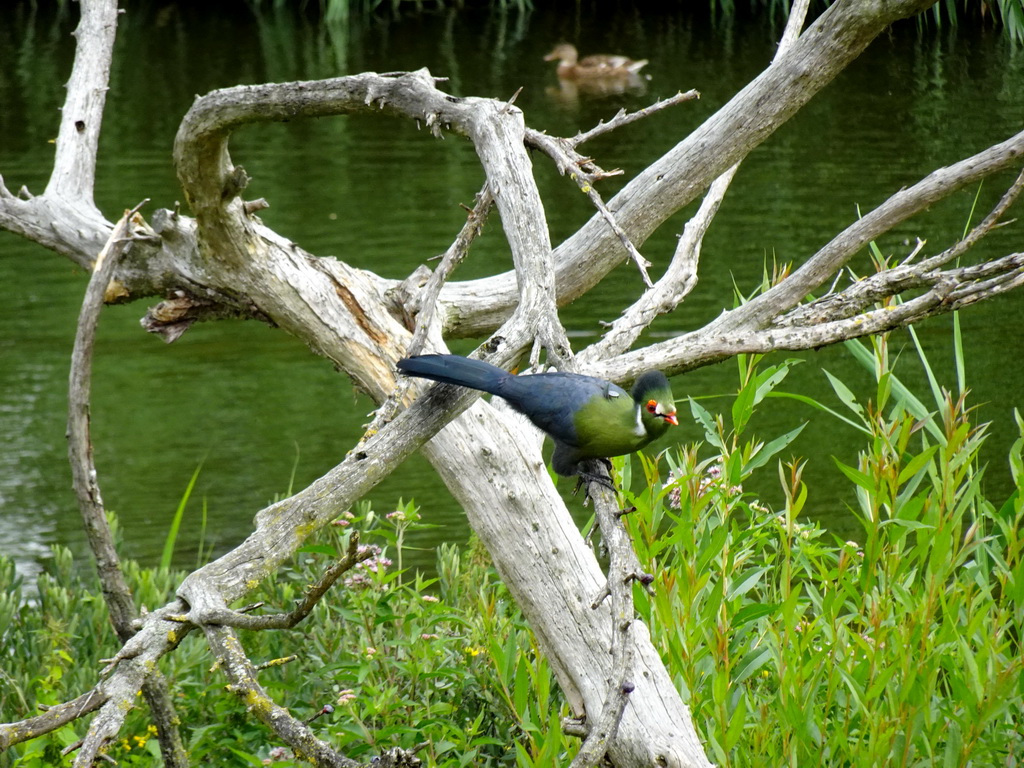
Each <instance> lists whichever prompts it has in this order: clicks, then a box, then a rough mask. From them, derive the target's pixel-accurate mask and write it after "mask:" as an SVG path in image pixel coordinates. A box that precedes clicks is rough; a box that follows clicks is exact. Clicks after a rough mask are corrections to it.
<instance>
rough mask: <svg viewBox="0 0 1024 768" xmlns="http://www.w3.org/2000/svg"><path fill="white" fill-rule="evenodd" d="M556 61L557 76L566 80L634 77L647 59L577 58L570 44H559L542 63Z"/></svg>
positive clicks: (597, 55)
mask: <svg viewBox="0 0 1024 768" xmlns="http://www.w3.org/2000/svg"><path fill="white" fill-rule="evenodd" d="M556 60H557V61H558V76H559V77H561V78H565V79H567V80H588V79H601V78H604V79H613V78H629V77H635V76H636V75H637V73H638V72H639V71H640V70H641V69H643V67H644V66H645V65H646V64H647V59H639V60H633V59H630V58H628V57H626V56H619V55H616V54H608V53H597V54H593V55H591V56H585V57H583V58H582V59H580V58H579V54H578V53H577V51H576V46H574V45H573V44H572V43H559V44H558V45H556V46H555V47H554V49H553V50H552V51H551V53H549V54H548V55H547V56H545V57H544V61H556Z"/></svg>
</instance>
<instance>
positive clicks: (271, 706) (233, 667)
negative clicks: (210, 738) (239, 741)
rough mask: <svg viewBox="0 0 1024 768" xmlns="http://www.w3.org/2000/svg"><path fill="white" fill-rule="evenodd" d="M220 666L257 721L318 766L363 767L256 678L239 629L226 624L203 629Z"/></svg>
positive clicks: (233, 689) (229, 684)
mask: <svg viewBox="0 0 1024 768" xmlns="http://www.w3.org/2000/svg"><path fill="white" fill-rule="evenodd" d="M203 630H204V632H205V633H206V640H207V642H208V643H209V644H210V649H211V650H212V651H213V654H214V656H215V657H216V658H217V661H218V662H219V665H218V666H219V668H220V669H221V670H222V671H223V672H224V674H225V675H226V676H227V678H228V681H229V683H228V690H229V691H230V692H231V693H233V694H235V696H237V697H238V698H239V700H241V701H242V703H244V704H245V708H246V710H248V711H249V712H250V713H251V714H252V715H253V716H254V717H255V718H256V719H257V720H259V721H260V722H261V723H263V724H264V725H265V726H267V727H268V728H270V729H271V730H272V731H273V732H274V733H276V734H277V735H278V736H279V737H280V738H281V740H282V741H284V743H285V744H287V745H288V746H289V747H291V748H292V749H293V750H294V751H295V752H296V754H299V755H302V756H303V757H304V758H305V759H306V760H309V761H310V762H312V763H313V764H314V765H326V766H331V768H360V763H358V762H356V761H355V760H351V759H349V758H347V757H345V756H344V755H341V754H339V753H338V752H336V751H335V750H334V749H333V748H332V747H331V746H330V745H329V744H328V743H327V742H325V741H323V740H322V739H320V738H318V737H317V736H316V734H315V733H314V732H313V730H312V729H311V728H310V727H309V725H307V724H306V723H304V722H302V721H301V720H299V719H297V718H296V717H294V716H293V715H292V714H291V712H289V711H288V710H287V709H286V708H284V707H282V706H281V705H279V704H277V703H276V702H275V701H274V700H273V699H271V698H270V696H269V695H268V694H267V692H266V691H265V690H264V689H263V686H261V685H260V683H259V681H258V680H257V679H256V670H255V668H254V667H253V664H252V662H251V661H249V657H248V656H247V655H246V653H245V649H244V648H243V647H242V643H241V641H240V640H239V639H238V635H237V634H236V633H235V630H234V629H232V628H230V627H225V626H214V625H207V626H205V627H204V628H203Z"/></svg>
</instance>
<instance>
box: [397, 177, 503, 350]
mask: <svg viewBox="0 0 1024 768" xmlns="http://www.w3.org/2000/svg"><path fill="white" fill-rule="evenodd" d="M493 205H494V196H493V195H491V192H490V190H489V189H488V187H487V185H486V184H484V187H483V189H481V190H480V192H479V193H477V196H476V204H475V205H474V206H473V208H472V210H470V211H469V215H468V216H467V217H466V223H465V224H464V225H463V226H462V229H461V230H460V231H459V234H458V236H457V237H456V238H455V241H454V242H453V243H452V244H451V245H450V246H449V247H448V250H447V251H445V254H444V257H443V258H442V259H441V263H440V264H438V266H437V269H435V270H434V273H433V274H432V275H431V276H430V279H429V280H427V284H426V285H425V286H424V287H423V289H422V290H421V291H420V293H419V295H418V296H416V297H415V298H413V299H412V301H410V302H408V303H407V307H408V308H409V310H410V311H412V312H417V310H418V312H417V319H416V329H415V331H414V332H413V335H412V341H410V342H409V349H408V351H407V352H406V354H407V355H410V356H411V355H418V354H419V353H420V352H422V351H423V345H424V343H425V342H426V340H427V333H428V331H430V329H431V328H432V327H433V324H434V321H435V320H436V319H437V315H438V304H437V297H438V296H439V295H440V294H441V289H442V288H443V287H444V284H445V283H446V282H448V278H449V277H451V275H452V273H453V272H454V271H455V270H456V269H457V268H458V266H459V265H460V264H461V263H462V262H463V261H464V260H465V258H466V256H468V255H469V249H470V246H472V244H473V241H474V240H476V238H477V237H478V236H479V235H480V233H481V232H482V231H483V227H484V222H486V221H487V214H488V212H489V211H490V209H491V206H493Z"/></svg>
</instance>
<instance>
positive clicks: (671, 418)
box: [662, 412, 679, 427]
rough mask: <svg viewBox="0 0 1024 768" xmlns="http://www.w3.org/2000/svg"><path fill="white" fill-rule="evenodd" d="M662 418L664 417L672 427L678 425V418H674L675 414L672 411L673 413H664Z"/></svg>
mask: <svg viewBox="0 0 1024 768" xmlns="http://www.w3.org/2000/svg"><path fill="white" fill-rule="evenodd" d="M662 418H663V419H665V421H667V422H668V423H669V424H671V425H672V426H673V427H678V426H679V419H677V418H676V415H675V413H674V412H673V413H666V414H665V415H664V416H663V417H662Z"/></svg>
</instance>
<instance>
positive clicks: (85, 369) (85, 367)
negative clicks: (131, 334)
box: [68, 201, 188, 768]
mask: <svg viewBox="0 0 1024 768" xmlns="http://www.w3.org/2000/svg"><path fill="white" fill-rule="evenodd" d="M145 202H148V201H143V202H142V203H139V204H138V205H137V206H135V208H133V209H132V210H130V211H125V213H124V215H123V216H122V217H121V220H120V221H119V222H118V223H117V226H115V227H114V231H113V232H112V233H111V235H110V239H109V240H108V241H107V244H106V246H104V248H103V250H102V251H100V253H99V255H98V256H97V257H96V264H95V267H94V269H93V274H92V277H91V278H90V280H89V285H88V287H87V288H86V292H85V298H84V299H83V301H82V309H81V313H80V314H79V318H78V330H77V332H76V335H75V343H74V349H73V351H72V354H71V373H70V376H69V382H68V458H69V461H70V462H71V476H72V481H73V485H74V489H75V495H76V496H77V497H78V506H79V510H80V511H81V513H82V524H83V527H84V528H85V533H86V538H87V540H88V542H89V546H90V548H91V549H92V553H93V556H94V557H95V558H96V570H97V573H98V575H99V579H100V585H101V588H102V590H103V598H104V600H105V601H106V603H107V606H108V608H109V609H110V619H111V622H112V623H113V625H114V629H115V631H116V632H117V635H118V637H119V638H120V639H121V641H122V642H125V641H127V640H128V639H129V638H130V637H131V636H132V635H133V634H134V633H135V630H134V627H133V624H134V622H135V620H136V619H137V617H138V614H137V612H136V610H135V604H134V602H133V600H132V594H131V590H130V589H129V588H128V584H127V582H126V581H125V579H124V573H123V572H122V570H121V563H120V559H119V558H118V555H117V550H116V548H115V546H114V535H113V532H112V531H111V530H110V526H109V525H108V524H107V518H106V513H105V511H104V508H103V499H102V497H101V495H100V486H99V480H98V475H97V472H96V466H95V464H94V463H93V459H92V437H91V434H90V429H89V410H90V405H89V403H90V393H91V379H92V352H93V345H94V342H95V340H96V326H97V324H98V322H99V315H100V310H101V308H102V306H103V299H104V296H105V294H106V292H107V286H108V285H109V283H110V280H111V277H112V276H113V274H114V270H115V268H116V267H117V263H118V261H119V259H120V258H121V256H122V254H123V253H124V252H125V251H126V250H127V249H128V248H130V247H131V229H132V220H133V219H134V217H135V215H136V214H137V213H138V211H139V209H140V208H141V207H142V206H143V205H144V204H145ZM143 690H144V692H145V695H146V701H147V703H148V704H149V706H150V711H151V713H152V715H153V721H154V724H155V725H156V726H157V730H158V733H159V737H160V745H161V750H162V752H163V755H164V760H165V763H166V764H167V765H168V766H175V767H177V766H180V767H181V768H184V766H187V765H188V756H187V755H186V753H185V745H184V743H183V742H182V740H181V732H180V731H179V730H178V727H177V723H178V722H179V719H178V716H177V715H176V714H175V711H174V705H173V704H172V702H171V695H170V691H169V689H168V687H167V682H166V681H165V680H164V678H163V676H162V675H161V674H160V672H159V670H154V674H152V675H151V676H149V677H147V678H146V680H145V681H144V685H143Z"/></svg>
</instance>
